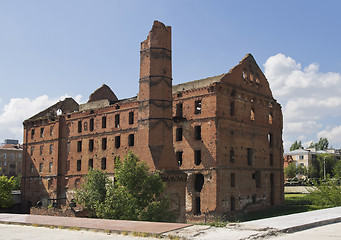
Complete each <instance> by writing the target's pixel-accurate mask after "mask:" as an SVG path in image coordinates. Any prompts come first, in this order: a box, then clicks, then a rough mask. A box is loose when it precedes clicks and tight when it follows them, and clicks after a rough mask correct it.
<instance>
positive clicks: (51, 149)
mask: <svg viewBox="0 0 341 240" xmlns="http://www.w3.org/2000/svg"><path fill="white" fill-rule="evenodd" d="M49 153H50V154H52V153H53V144H50V150H49Z"/></svg>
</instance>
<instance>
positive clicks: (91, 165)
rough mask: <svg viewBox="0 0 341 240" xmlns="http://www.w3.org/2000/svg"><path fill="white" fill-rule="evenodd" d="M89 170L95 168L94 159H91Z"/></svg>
mask: <svg viewBox="0 0 341 240" xmlns="http://www.w3.org/2000/svg"><path fill="white" fill-rule="evenodd" d="M88 168H89V169H90V168H94V160H93V159H92V158H90V159H89V162H88Z"/></svg>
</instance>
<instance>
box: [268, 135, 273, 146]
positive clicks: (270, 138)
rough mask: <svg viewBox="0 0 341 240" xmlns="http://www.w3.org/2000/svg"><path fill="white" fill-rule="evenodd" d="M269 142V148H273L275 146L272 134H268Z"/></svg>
mask: <svg viewBox="0 0 341 240" xmlns="http://www.w3.org/2000/svg"><path fill="white" fill-rule="evenodd" d="M268 142H269V147H270V148H272V146H273V139H272V133H269V134H268Z"/></svg>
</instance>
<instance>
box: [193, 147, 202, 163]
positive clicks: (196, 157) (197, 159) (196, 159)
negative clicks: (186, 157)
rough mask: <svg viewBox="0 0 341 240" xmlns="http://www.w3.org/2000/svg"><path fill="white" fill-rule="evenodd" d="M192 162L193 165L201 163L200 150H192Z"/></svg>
mask: <svg viewBox="0 0 341 240" xmlns="http://www.w3.org/2000/svg"><path fill="white" fill-rule="evenodd" d="M194 163H195V165H200V163H201V150H195V151H194Z"/></svg>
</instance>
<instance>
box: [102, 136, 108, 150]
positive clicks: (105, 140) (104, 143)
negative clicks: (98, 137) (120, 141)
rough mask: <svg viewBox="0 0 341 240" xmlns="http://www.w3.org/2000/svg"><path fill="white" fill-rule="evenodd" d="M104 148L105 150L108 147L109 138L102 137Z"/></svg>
mask: <svg viewBox="0 0 341 240" xmlns="http://www.w3.org/2000/svg"><path fill="white" fill-rule="evenodd" d="M102 149H103V150H106V149H107V138H102Z"/></svg>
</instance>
